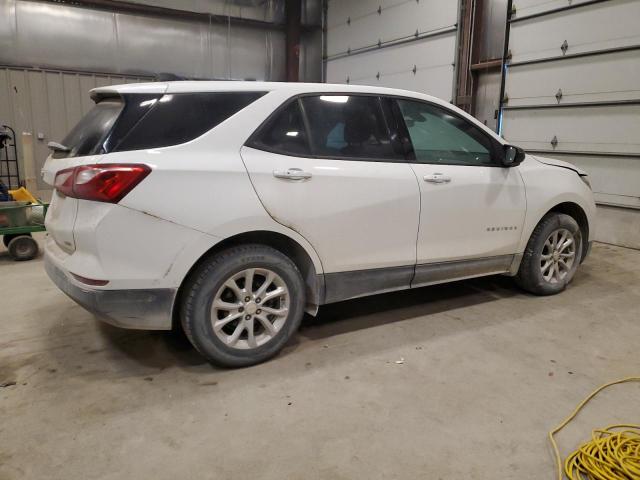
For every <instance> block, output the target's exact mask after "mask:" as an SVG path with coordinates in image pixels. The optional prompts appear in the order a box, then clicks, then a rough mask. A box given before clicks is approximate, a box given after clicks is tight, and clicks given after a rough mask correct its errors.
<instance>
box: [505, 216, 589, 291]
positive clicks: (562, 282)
mask: <svg viewBox="0 0 640 480" xmlns="http://www.w3.org/2000/svg"><path fill="white" fill-rule="evenodd" d="M582 248H583V241H582V233H581V231H580V227H579V225H578V223H577V222H576V221H575V220H574V219H573V218H572V217H570V216H569V215H565V214H563V213H550V214H547V215H546V216H545V217H544V218H543V219H542V220H540V223H539V224H538V225H537V226H536V228H535V229H534V231H533V233H532V234H531V238H530V239H529V243H527V248H526V250H525V252H524V256H523V258H522V263H521V264H520V269H519V270H518V274H517V275H516V282H517V283H518V285H520V286H521V287H522V288H523V289H525V290H527V291H528V292H531V293H534V294H536V295H553V294H555V293H559V292H561V291H562V290H564V289H565V288H566V287H567V285H568V284H569V282H571V280H572V279H573V276H574V275H575V273H576V270H577V269H578V265H579V264H580V259H581V258H582Z"/></svg>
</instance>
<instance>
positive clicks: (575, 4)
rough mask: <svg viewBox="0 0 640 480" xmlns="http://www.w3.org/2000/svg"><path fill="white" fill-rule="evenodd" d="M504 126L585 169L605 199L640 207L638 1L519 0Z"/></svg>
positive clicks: (524, 142)
mask: <svg viewBox="0 0 640 480" xmlns="http://www.w3.org/2000/svg"><path fill="white" fill-rule="evenodd" d="M514 7H515V14H512V20H511V25H510V33H509V50H510V53H511V59H510V62H509V64H508V67H507V70H506V78H505V99H506V103H505V104H504V108H503V118H502V133H503V136H504V137H505V138H506V139H507V140H509V141H510V142H512V143H514V144H517V145H520V146H522V147H523V148H524V149H526V150H528V151H530V152H532V153H534V154H535V153H539V154H540V155H548V156H552V157H557V158H560V159H563V160H566V161H569V162H571V163H574V164H576V165H578V166H580V167H581V168H583V169H585V170H587V171H588V172H589V173H590V174H591V176H592V183H593V189H594V192H595V196H596V201H597V202H598V203H600V204H608V205H617V206H624V207H634V208H640V0H604V1H603V0H600V1H598V0H595V1H594V0H582V1H579V0H574V1H571V0H556V1H549V0H518V1H514Z"/></svg>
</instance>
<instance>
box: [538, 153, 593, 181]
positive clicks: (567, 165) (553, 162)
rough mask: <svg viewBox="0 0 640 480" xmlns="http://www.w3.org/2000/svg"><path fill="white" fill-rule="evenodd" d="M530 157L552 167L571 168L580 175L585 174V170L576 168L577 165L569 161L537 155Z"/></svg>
mask: <svg viewBox="0 0 640 480" xmlns="http://www.w3.org/2000/svg"><path fill="white" fill-rule="evenodd" d="M532 157H533V158H535V159H536V160H537V161H539V162H540V163H544V164H545V165H553V166H554V167H561V168H568V169H569V170H573V171H574V172H576V173H577V174H578V175H580V176H586V175H587V172H585V171H584V170H582V169H581V168H578V167H576V166H575V165H573V164H572V163H569V162H564V161H562V160H557V159H555V158H548V157H539V156H537V155H532Z"/></svg>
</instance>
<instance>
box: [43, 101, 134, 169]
mask: <svg viewBox="0 0 640 480" xmlns="http://www.w3.org/2000/svg"><path fill="white" fill-rule="evenodd" d="M123 105H124V102H123V101H122V99H120V98H109V99H105V100H102V101H101V102H99V103H97V104H96V105H95V106H94V107H93V108H92V109H91V110H89V112H88V113H87V114H86V115H85V116H84V117H82V119H81V120H80V121H79V122H78V123H77V124H76V126H75V127H73V129H72V130H71V131H70V132H69V134H68V135H67V136H66V137H64V139H63V140H62V142H61V143H62V144H63V145H64V146H65V147H68V148H69V151H56V152H55V153H54V157H55V158H64V157H81V156H84V155H94V154H96V153H100V152H101V150H102V143H103V142H104V140H105V138H106V137H107V135H108V134H109V132H110V131H111V128H112V127H113V125H114V123H115V122H116V119H117V118H118V115H120V112H121V111H122V107H123Z"/></svg>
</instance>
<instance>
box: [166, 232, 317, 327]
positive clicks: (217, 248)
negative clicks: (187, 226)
mask: <svg viewBox="0 0 640 480" xmlns="http://www.w3.org/2000/svg"><path fill="white" fill-rule="evenodd" d="M247 244H260V245H266V246H269V247H271V248H274V249H276V250H278V251H279V252H281V253H283V254H285V255H287V256H288V257H289V258H290V259H291V260H292V261H293V262H294V263H295V264H296V266H297V267H298V269H299V270H300V273H301V275H302V278H303V280H304V282H305V293H306V297H307V299H306V306H305V311H306V312H307V313H309V314H311V315H315V314H316V313H317V311H318V307H319V305H320V303H321V299H322V298H323V297H324V275H322V272H318V271H317V269H316V266H315V263H314V261H313V259H312V258H311V256H310V254H309V253H308V252H307V250H306V249H305V248H304V247H303V246H302V245H301V244H300V243H299V242H297V241H296V240H294V239H293V238H291V237H289V236H287V235H285V234H283V233H279V232H274V231H270V230H255V231H249V232H242V233H237V234H235V235H232V236H230V237H227V238H225V239H224V240H221V241H220V242H218V243H216V244H215V245H213V246H212V247H211V248H209V249H208V250H207V251H205V252H204V253H203V254H202V255H201V256H200V257H199V258H198V259H197V260H196V262H195V263H194V264H193V265H192V266H191V268H189V270H188V272H187V274H186V275H185V276H184V278H183V279H182V282H181V283H180V286H179V287H178V291H177V294H176V297H175V299H174V302H173V312H172V318H173V325H174V327H177V326H178V325H180V321H179V318H178V317H179V311H180V308H179V305H180V302H181V301H182V293H183V287H184V285H185V284H186V283H187V280H188V279H189V277H190V276H191V274H192V273H193V271H194V270H195V269H196V268H197V267H198V266H199V265H201V264H202V262H204V261H206V260H207V258H210V257H211V256H213V255H216V254H217V253H219V252H221V251H223V250H226V249H228V248H231V247H236V246H238V245H247Z"/></svg>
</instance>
